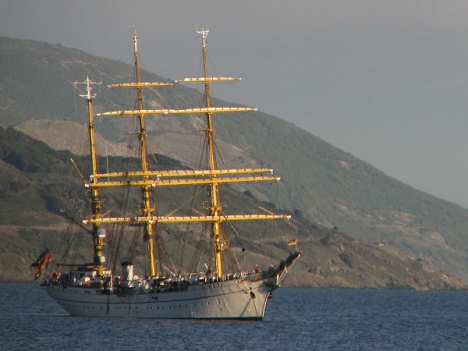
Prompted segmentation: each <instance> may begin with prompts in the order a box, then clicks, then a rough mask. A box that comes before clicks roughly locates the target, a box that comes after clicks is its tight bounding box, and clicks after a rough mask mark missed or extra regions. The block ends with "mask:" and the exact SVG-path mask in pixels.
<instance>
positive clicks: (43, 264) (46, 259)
mask: <svg viewBox="0 0 468 351" xmlns="http://www.w3.org/2000/svg"><path fill="white" fill-rule="evenodd" d="M51 262H52V256H51V255H50V251H49V249H45V250H44V252H43V253H41V254H40V255H39V257H38V258H37V260H36V261H35V262H33V263H32V264H31V267H34V268H35V269H36V276H35V278H34V280H36V279H37V278H39V277H40V276H41V273H42V271H43V270H44V269H46V268H47V266H48V265H49V263H51Z"/></svg>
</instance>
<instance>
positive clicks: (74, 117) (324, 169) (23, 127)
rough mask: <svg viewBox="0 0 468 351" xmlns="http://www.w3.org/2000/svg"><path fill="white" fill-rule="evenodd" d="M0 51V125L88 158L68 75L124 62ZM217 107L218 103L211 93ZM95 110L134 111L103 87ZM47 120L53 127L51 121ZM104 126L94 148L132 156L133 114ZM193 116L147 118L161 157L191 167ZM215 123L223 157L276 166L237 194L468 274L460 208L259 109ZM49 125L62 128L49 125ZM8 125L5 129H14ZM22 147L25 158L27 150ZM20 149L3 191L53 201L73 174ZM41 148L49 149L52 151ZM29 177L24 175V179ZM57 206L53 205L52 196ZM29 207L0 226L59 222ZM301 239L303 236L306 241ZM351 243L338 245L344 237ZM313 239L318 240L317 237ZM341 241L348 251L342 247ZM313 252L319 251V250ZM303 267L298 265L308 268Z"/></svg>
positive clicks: (27, 46)
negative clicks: (127, 136)
mask: <svg viewBox="0 0 468 351" xmlns="http://www.w3.org/2000/svg"><path fill="white" fill-rule="evenodd" d="M0 57H1V60H0V78H1V79H2V82H3V84H2V88H1V89H2V95H1V97H0V99H1V104H0V120H1V121H2V122H1V123H2V125H3V126H4V127H8V126H14V127H15V129H17V130H19V131H23V132H24V133H27V134H29V135H31V136H32V137H34V138H35V139H38V140H42V141H44V142H46V143H47V144H48V145H49V147H51V148H53V149H56V150H62V151H63V153H57V154H55V155H54V158H55V157H56V156H59V158H60V157H68V156H69V154H67V153H66V152H65V150H68V151H69V152H73V153H74V154H84V153H86V143H84V142H83V141H82V139H79V138H76V135H77V131H78V130H80V129H85V128H86V127H85V125H84V123H85V121H84V120H83V117H82V116H84V115H85V112H84V110H83V109H84V105H85V104H84V103H83V102H82V101H78V103H77V101H76V98H74V95H73V92H72V90H73V86H72V85H71V84H70V82H73V81H75V80H76V79H80V78H81V80H84V79H85V77H86V76H90V77H91V78H92V79H94V80H102V81H103V83H104V84H103V85H105V84H108V83H111V82H123V81H128V80H131V78H129V77H130V76H131V72H132V66H131V65H127V64H124V63H122V62H118V61H114V60H108V59H102V58H98V57H95V56H92V55H89V54H86V53H84V52H82V51H79V50H76V49H70V48H65V47H63V46H60V45H50V44H47V43H40V42H34V41H25V40H17V39H9V38H0ZM142 78H143V79H147V80H149V81H157V80H159V81H161V80H162V81H168V80H167V79H164V78H161V77H158V76H156V75H154V74H151V73H149V72H143V77H142ZM75 96H76V94H75ZM202 98H203V97H202V95H201V94H200V93H199V92H198V91H197V90H194V89H189V88H186V87H184V86H183V85H180V84H174V86H172V87H168V88H164V89H148V90H147V91H146V95H145V103H146V104H147V106H149V107H168V108H169V107H170V108H185V107H193V106H197V105H200V104H201V101H202ZM122 101H124V102H122ZM125 101H126V102H125ZM213 103H214V104H215V105H218V106H221V105H226V103H224V102H222V101H219V100H216V99H214V101H213ZM94 106H95V112H100V111H102V110H116V109H122V108H124V107H131V106H133V96H132V95H131V94H128V95H126V93H125V92H123V91H116V92H112V93H111V92H110V91H109V89H106V88H102V90H101V91H100V92H99V95H98V98H97V99H95V105H94ZM52 121H54V124H53V126H54V127H52ZM55 121H57V122H59V123H58V124H55ZM106 122H109V123H106V128H104V127H103V121H102V120H101V119H98V120H97V122H96V124H97V128H98V130H99V133H100V138H101V139H100V140H101V141H102V143H101V144H106V148H105V149H104V148H102V149H101V153H102V154H103V155H104V154H107V155H116V156H128V152H129V147H128V144H127V143H126V141H124V139H122V138H121V133H118V132H120V130H122V129H123V130H125V129H126V127H127V126H128V125H129V124H131V123H132V121H131V120H130V119H128V120H121V119H115V120H111V121H106ZM201 123H202V120H201V119H200V117H198V116H183V117H173V118H172V117H171V118H166V117H155V118H152V119H148V123H147V131H148V134H149V137H150V143H151V144H152V145H154V148H155V149H156V150H157V151H158V153H161V154H165V155H167V156H169V157H172V158H175V159H177V160H180V162H182V164H183V165H184V166H186V167H193V166H195V163H196V162H194V161H193V160H194V159H196V158H194V157H193V148H192V147H191V146H189V145H191V142H192V141H193V139H194V138H197V137H198V136H196V135H195V133H193V132H194V131H197V130H200V125H201ZM215 123H216V131H217V140H218V146H219V149H220V151H221V153H222V155H223V157H224V159H225V160H226V164H228V165H229V166H232V165H233V166H247V167H251V166H256V165H260V166H268V167H273V168H274V169H275V171H276V173H277V174H279V175H281V177H282V181H281V182H280V183H279V185H278V187H277V188H276V189H275V191H272V190H271V187H268V186H261V187H258V188H252V187H250V186H242V187H237V188H235V190H237V191H239V192H241V193H248V194H251V195H252V196H253V197H254V198H255V199H258V200H260V201H263V202H268V203H271V204H274V205H275V206H276V207H278V208H286V209H288V211H291V212H297V213H301V214H302V215H301V220H304V221H310V222H309V223H316V224H314V225H316V226H317V227H320V228H321V229H322V230H325V231H331V233H341V230H342V231H343V232H346V233H347V234H348V235H350V236H351V237H353V238H355V239H358V240H357V242H359V243H361V241H362V242H366V243H368V244H373V243H378V242H381V240H382V238H385V240H386V243H387V244H386V246H385V247H384V249H379V250H380V251H381V252H387V251H390V250H389V246H392V247H397V248H400V249H403V250H404V251H405V252H407V253H408V254H410V255H411V256H413V257H419V258H420V259H421V260H422V261H417V262H429V263H430V264H432V265H434V266H436V267H438V268H439V269H442V270H444V271H446V272H449V273H451V274H454V275H457V276H459V277H461V278H463V279H464V280H465V281H468V269H467V268H468V261H467V259H466V251H467V249H468V238H467V237H466V235H465V228H467V227H468V216H467V214H468V212H467V210H466V209H463V208H462V207H460V206H457V205H454V204H451V203H449V202H447V201H444V200H440V199H437V198H435V197H434V196H431V195H428V194H425V193H423V192H420V191H417V190H416V189H413V188H411V187H409V186H408V185H405V184H403V183H402V182H400V181H398V180H396V179H393V178H391V177H388V176H386V175H385V174H384V173H382V172H380V171H379V170H377V169H375V168H374V167H372V166H371V165H369V164H367V163H364V162H362V161H360V160H359V159H357V158H355V157H353V156H352V155H350V154H348V153H346V152H343V151H342V150H339V149H337V148H335V147H333V146H331V145H329V144H327V143H326V142H324V141H323V140H321V139H319V138H317V137H315V136H313V135H311V134H310V133H308V132H306V131H304V130H302V129H300V128H298V127H296V126H294V125H292V124H291V123H288V122H285V121H283V120H281V119H279V118H276V117H273V116H270V115H267V114H265V113H262V112H255V113H252V114H248V115H233V116H229V117H228V118H225V117H221V116H220V117H218V116H216V120H215ZM57 125H58V126H60V129H57V128H56V127H55V126H57ZM7 131H8V133H12V130H11V129H7ZM6 137H7V136H5V138H6ZM13 138H14V137H13ZM18 138H19V136H18ZM169 141H171V144H173V142H174V141H175V143H176V144H177V147H176V148H175V149H170V148H168V146H167V145H169ZM9 142H10V141H9ZM16 147H18V146H16ZM43 147H45V146H44V145H43V146H41V148H43ZM15 152H16V155H15ZM24 152H25V153H27V152H30V153H31V155H33V154H34V153H35V150H33V149H31V150H30V151H27V150H24ZM17 153H18V152H17V150H13V151H11V152H10V153H9V154H8V155H7V156H6V159H7V160H8V161H5V160H4V164H3V165H2V166H4V167H2V169H1V170H0V172H1V176H2V189H3V186H5V189H4V190H2V191H5V192H6V193H5V194H6V195H7V196H14V197H15V200H16V197H20V194H21V192H17V190H18V188H19V190H21V189H22V190H23V196H24V197H26V193H27V192H26V191H25V190H24V189H33V188H34V190H31V195H29V193H28V195H27V196H28V198H31V199H37V201H38V203H39V202H41V201H42V203H43V204H45V205H47V206H49V207H50V206H52V207H53V201H51V200H47V199H45V198H44V197H43V195H44V194H45V193H49V191H45V189H46V188H47V187H49V188H53V187H57V185H56V184H57V180H60V179H61V178H62V177H65V176H64V174H66V175H69V174H70V170H68V169H67V170H66V171H65V172H63V171H64V169H60V167H64V166H63V164H57V163H56V162H57V161H55V160H52V159H49V160H47V159H44V160H43V161H44V162H42V163H40V164H35V163H34V162H32V161H27V160H22V159H21V157H18V154H17ZM47 153H48V154H50V155H52V153H51V151H50V150H49V151H47ZM10 161H13V163H9V162H10ZM13 165H14V166H13ZM46 165H47V169H48V170H50V174H48V175H47V177H48V179H50V182H45V181H44V180H41V182H42V183H38V184H41V187H42V188H38V189H36V188H35V187H32V185H31V186H30V185H28V184H31V182H32V181H33V180H35V179H36V178H35V176H37V175H38V174H39V173H40V170H44V168H45V167H46ZM49 165H50V167H49ZM12 167H13V168H12ZM65 168H66V167H65ZM18 172H19V173H18ZM28 172H29V173H28ZM34 172H36V173H34ZM26 174H29V175H28V176H27V177H26ZM34 175H35V176H34ZM41 176H42V174H41ZM31 177H32V178H31ZM41 178H42V177H41ZM36 180H37V179H36ZM54 184H55V185H54ZM28 187H31V188H28ZM49 190H50V189H49ZM28 191H29V190H28ZM76 191H77V192H80V190H76ZM81 192H82V190H81ZM54 201H56V202H57V203H60V201H59V200H58V199H55V200H54ZM30 202H31V203H30V204H24V206H26V207H21V209H23V212H21V211H18V210H19V206H18V208H14V207H15V206H16V205H12V207H13V208H12V209H10V208H9V206H7V205H3V206H4V208H5V210H6V212H2V222H1V224H2V225H21V224H23V222H22V221H21V219H20V217H21V216H24V217H26V218H27V219H25V220H26V221H33V219H32V218H35V219H34V221H33V222H34V223H31V225H35V226H36V225H41V224H44V223H49V222H50V223H52V222H57V219H56V218H55V217H54V216H53V215H51V213H50V212H48V213H43V214H41V215H40V216H39V215H37V218H36V217H35V216H31V215H27V214H20V213H24V212H25V211H26V212H27V211H31V213H34V211H35V210H37V207H36V206H34V205H33V204H32V203H34V201H30ZM10 205H11V204H10ZM21 206H23V205H21ZM28 206H29V207H28ZM56 207H57V206H56ZM28 213H29V212H28ZM3 221H5V222H3ZM41 221H42V222H44V223H42V222H41ZM327 228H328V229H327ZM332 228H339V229H338V230H333V229H332ZM309 235H312V234H309ZM311 237H312V236H311ZM301 238H303V239H305V240H306V241H307V238H306V237H305V236H301ZM355 239H346V240H349V241H350V242H352V241H353V240H355ZM316 240H318V242H321V241H320V238H318V239H317V238H316ZM343 240H344V239H343ZM362 244H363V243H362ZM343 245H344V244H343ZM363 245H364V244H363ZM343 247H345V248H346V245H344V246H343ZM366 247H367V246H366ZM371 247H372V248H373V249H375V247H374V246H371ZM322 249H323V248H322ZM323 251H325V250H323ZM317 252H318V251H317ZM387 253H388V252H387ZM319 256H320V255H319V254H317V256H316V257H319ZM342 257H344V260H343V259H339V260H337V261H336V262H340V264H345V261H348V262H352V258H353V257H357V254H352V255H351V254H349V255H348V256H342ZM351 264H352V265H353V267H356V266H357V264H355V263H354V264H353V263H351ZM421 264H422V263H421ZM311 267H312V266H309V267H307V268H306V269H305V268H304V269H305V270H306V271H308V270H309V269H311ZM347 267H349V265H348V266H347ZM408 269H409V268H408ZM312 271H314V270H313V269H312ZM317 272H319V271H317ZM403 285H405V284H403ZM379 286H381V285H379Z"/></svg>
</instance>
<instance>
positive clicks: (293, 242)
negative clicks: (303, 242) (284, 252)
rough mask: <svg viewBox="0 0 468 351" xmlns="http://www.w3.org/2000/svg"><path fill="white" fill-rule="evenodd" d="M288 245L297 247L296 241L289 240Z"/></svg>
mask: <svg viewBox="0 0 468 351" xmlns="http://www.w3.org/2000/svg"><path fill="white" fill-rule="evenodd" d="M288 245H289V246H293V245H297V239H293V240H289V241H288Z"/></svg>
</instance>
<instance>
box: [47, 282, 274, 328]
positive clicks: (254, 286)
mask: <svg viewBox="0 0 468 351" xmlns="http://www.w3.org/2000/svg"><path fill="white" fill-rule="evenodd" d="M277 287H278V285H276V284H274V283H273V284H272V283H267V282H266V281H265V280H263V279H261V280H256V281H252V280H247V279H244V280H241V279H234V280H230V281H222V282H221V281H220V282H215V283H205V284H200V285H193V286H189V288H188V290H186V291H173V292H170V291H169V292H162V293H142V294H129V295H126V296H125V295H124V296H119V295H118V294H117V293H115V292H114V291H110V292H105V291H104V290H102V289H91V288H81V287H65V288H64V287H62V286H60V285H44V286H43V288H44V289H45V290H46V292H47V293H48V294H49V295H50V297H52V298H53V299H54V300H55V301H56V302H57V303H58V304H59V305H60V306H62V307H63V308H64V309H65V310H66V311H67V312H68V313H69V314H70V315H72V316H81V317H124V318H179V319H187V318H200V319H255V320H262V319H263V317H264V314H265V308H266V304H267V301H268V298H269V296H270V294H271V292H272V291H273V290H275V289H276V288H277Z"/></svg>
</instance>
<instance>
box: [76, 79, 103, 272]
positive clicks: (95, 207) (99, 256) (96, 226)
mask: <svg viewBox="0 0 468 351" xmlns="http://www.w3.org/2000/svg"><path fill="white" fill-rule="evenodd" d="M78 84H84V85H86V94H80V96H81V97H83V98H86V99H87V102H88V123H89V126H88V131H89V154H90V158H91V176H90V183H91V184H93V185H96V184H97V183H98V179H99V178H98V176H97V175H98V167H97V151H96V136H95V129H94V116H93V98H94V97H96V94H94V95H93V94H92V90H93V86H94V85H100V84H101V82H99V83H96V82H93V81H91V80H90V79H89V77H86V81H84V82H83V83H78V82H75V83H74V85H75V87H76V86H77V85H78ZM90 188H91V190H90V191H91V206H92V218H93V219H94V220H97V219H99V218H100V211H101V209H102V200H101V197H100V195H99V188H98V187H92V186H91V187H90ZM93 236H94V267H95V268H97V274H98V276H99V277H102V275H103V270H104V262H105V261H106V259H105V256H104V254H103V248H104V246H105V244H106V243H105V237H106V232H105V231H104V230H103V229H101V228H100V223H99V222H94V223H93Z"/></svg>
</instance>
